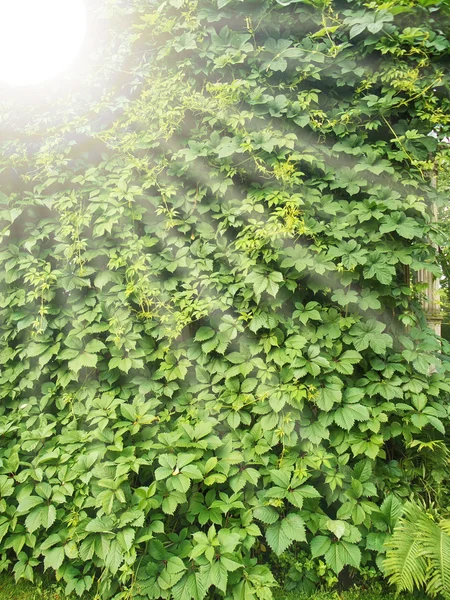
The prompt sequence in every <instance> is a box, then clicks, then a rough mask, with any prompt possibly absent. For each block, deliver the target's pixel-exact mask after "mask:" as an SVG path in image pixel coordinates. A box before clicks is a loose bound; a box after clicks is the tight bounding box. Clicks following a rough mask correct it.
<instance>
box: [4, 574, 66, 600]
mask: <svg viewBox="0 0 450 600" xmlns="http://www.w3.org/2000/svg"><path fill="white" fill-rule="evenodd" d="M64 598H66V596H65V595H64V593H63V592H62V591H61V588H60V587H59V586H57V585H55V584H54V583H52V582H51V581H49V580H46V579H42V580H40V581H39V582H37V583H34V584H33V583H31V582H29V581H24V580H21V581H19V582H18V583H16V582H15V581H14V579H13V577H11V576H10V575H0V600H63V599H64Z"/></svg>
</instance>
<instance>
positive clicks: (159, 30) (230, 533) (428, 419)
mask: <svg viewBox="0 0 450 600" xmlns="http://www.w3.org/2000/svg"><path fill="white" fill-rule="evenodd" d="M92 20H93V21H92V22H93V30H94V31H96V30H97V31H100V30H101V26H102V25H101V24H105V23H106V26H105V25H103V26H104V27H105V33H104V35H103V36H101V39H102V43H101V45H100V46H99V47H98V49H97V50H95V49H94V50H93V55H92V57H91V58H90V61H91V62H90V63H89V64H90V65H91V67H90V69H91V70H90V71H89V72H88V73H87V74H85V76H84V77H85V78H84V79H83V85H81V84H80V83H77V81H76V80H75V81H72V82H71V81H68V82H64V83H63V84H61V88H58V87H57V86H56V87H55V88H54V89H53V90H52V91H51V98H50V101H49V104H47V105H46V104H45V103H41V104H40V105H39V106H36V107H30V105H29V103H28V104H27V105H26V106H25V105H24V106H22V107H21V105H20V103H19V104H18V103H17V99H14V103H12V102H13V101H12V100H11V101H10V102H9V104H8V100H5V101H4V105H3V110H2V115H3V122H4V124H5V125H4V129H3V140H2V142H1V144H2V160H1V178H2V189H3V192H4V195H3V196H2V198H1V207H0V209H1V210H0V218H1V221H2V223H1V229H0V231H1V236H2V241H3V245H2V249H1V252H0V264H1V267H2V268H1V274H0V281H1V288H0V316H1V318H0V340H1V342H0V343H1V348H0V350H1V352H0V364H1V365H2V367H1V368H2V371H1V376H0V377H1V378H0V383H1V386H0V394H1V397H2V405H1V408H0V432H1V435H2V447H1V450H0V495H1V500H0V511H1V512H0V553H1V566H2V568H3V569H8V568H13V569H14V573H15V575H16V577H17V578H26V579H33V573H34V571H36V570H37V569H39V568H41V567H44V568H45V569H50V570H53V571H55V572H56V576H57V578H58V579H59V580H63V581H64V582H65V584H66V593H71V592H73V591H74V592H76V593H77V594H79V595H81V594H83V593H84V592H85V591H86V590H90V591H91V592H92V593H98V595H99V596H100V597H101V598H111V597H114V598H116V599H117V600H119V599H125V598H131V597H132V598H136V599H141V600H143V599H146V598H174V599H176V600H190V599H191V598H192V599H195V600H201V599H202V598H204V597H206V596H208V597H210V598H213V597H216V596H217V597H225V598H227V599H231V598H233V600H241V599H242V600H247V599H255V598H257V599H259V600H269V599H270V598H271V589H272V588H274V587H275V586H276V580H275V578H274V575H273V573H272V571H271V565H270V561H269V562H268V561H267V559H266V557H267V555H268V553H269V550H271V551H273V552H274V553H275V554H277V555H282V554H283V552H284V551H285V550H287V549H297V550H298V552H302V553H306V554H307V556H309V557H311V558H312V559H318V560H324V561H325V562H326V565H327V569H328V572H329V570H331V571H333V573H335V574H336V575H338V574H339V573H341V572H342V570H343V569H344V568H345V567H347V568H354V569H358V568H359V567H360V566H365V567H368V568H370V567H372V566H373V564H374V560H375V557H376V556H377V555H378V554H381V555H382V553H383V543H384V540H385V539H386V536H387V535H388V534H389V533H390V531H391V530H392V528H393V526H394V523H395V519H396V518H397V517H398V514H399V510H400V509H401V504H402V501H401V499H403V498H406V497H408V496H409V495H410V494H411V493H414V492H415V491H416V490H420V489H421V480H422V479H421V478H422V477H423V476H426V477H427V478H428V481H429V482H430V485H433V482H437V483H436V485H437V484H438V483H439V481H441V480H442V469H443V467H442V463H440V464H438V465H436V460H435V459H434V458H433V459H427V458H426V456H427V455H426V450H424V451H422V450H421V449H423V448H425V447H426V444H428V447H430V444H431V445H433V444H434V445H439V444H441V445H443V440H444V436H445V428H446V427H447V426H448V424H449V413H448V395H447V393H448V389H449V380H448V375H447V371H448V361H447V359H445V360H442V359H443V358H445V356H443V355H442V354H441V346H440V342H439V340H438V339H437V338H436V337H435V336H434V335H433V333H432V332H431V331H430V330H429V329H427V327H426V324H425V320H424V314H423V311H422V309H421V306H420V303H419V302H418V300H417V296H416V294H415V288H414V285H409V283H410V280H409V276H408V272H409V273H411V274H413V273H414V272H415V271H417V270H419V269H423V268H427V269H430V270H431V271H432V272H435V273H438V272H439V269H438V267H437V266H436V263H435V256H434V254H435V251H434V249H433V246H432V245H431V244H430V240H431V239H434V237H433V236H434V231H435V226H434V225H433V224H432V223H431V211H430V207H429V204H430V202H431V201H432V200H433V199H434V198H435V194H436V193H437V192H434V191H433V190H432V188H431V187H430V186H429V184H428V182H427V180H426V173H427V169H428V168H429V167H430V162H429V153H430V152H432V151H433V149H434V147H435V144H436V140H435V139H434V138H432V137H430V136H429V135H428V133H429V131H431V129H433V127H434V126H435V123H436V122H439V123H440V124H441V125H442V132H443V133H445V130H446V128H448V117H446V115H448V114H450V113H449V111H448V108H449V102H448V99H447V98H446V96H445V93H444V92H445V90H447V89H448V75H447V72H448V70H445V69H446V64H447V63H446V61H447V54H448V48H449V46H450V44H449V40H448V39H447V37H446V36H448V32H449V31H450V28H449V27H447V24H448V10H447V9H446V8H445V5H443V4H441V3H434V2H428V1H422V2H413V1H411V2H409V1H405V2H400V3H399V2H397V1H396V2H392V3H389V2H388V3H384V4H383V5H380V6H378V3H377V2H372V3H370V4H365V3H363V2H360V1H356V2H354V1H353V2H345V1H341V0H335V1H332V2H331V1H328V0H323V1H322V0H310V1H307V0H305V1H304V2H299V1H292V0H277V1H275V0H258V1H252V0H248V1H247V0H246V1H239V0H231V1H230V0H217V1H216V0H214V1H212V0H199V1H198V2H197V1H196V0H168V1H167V0H166V1H163V2H150V3H149V2H148V0H145V2H144V1H143V0H142V1H140V0H135V1H133V2H129V1H128V0H127V1H126V2H125V1H124V2H115V3H113V2H105V3H104V5H102V6H101V7H100V8H97V9H96V11H95V13H93V15H92ZM96 23H97V25H96ZM111 27H112V28H113V33H111V34H109V33H108V34H107V33H106V31H107V30H108V31H109V29H110V28H111ZM443 32H446V33H443ZM99 65H100V67H101V68H99ZM77 86H78V87H77ZM67 87H68V88H69V94H68V95H67V94H66V89H67ZM446 361H447V362H446ZM417 444H419V446H417ZM420 444H422V445H421V446H420ZM423 444H425V446H424V445H423ZM399 507H400V508H399ZM297 550H296V551H297ZM322 557H323V558H322ZM274 569H275V567H274ZM274 572H275V570H274Z"/></svg>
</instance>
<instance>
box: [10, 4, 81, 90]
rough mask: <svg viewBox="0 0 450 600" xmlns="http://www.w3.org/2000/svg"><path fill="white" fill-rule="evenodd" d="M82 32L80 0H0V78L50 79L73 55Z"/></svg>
mask: <svg viewBox="0 0 450 600" xmlns="http://www.w3.org/2000/svg"><path fill="white" fill-rule="evenodd" d="M85 33H86V7H85V4H84V1H83V0H0V81H1V82H3V83H8V84H10V85H31V84H36V83H39V82H42V81H47V80H48V79H52V78H53V77H55V76H56V75H58V74H59V73H61V72H63V71H64V70H65V69H66V68H67V67H68V66H69V65H70V63H71V62H72V61H73V60H74V59H75V58H76V56H77V54H78V53H79V51H80V48H81V45H82V43H83V40H84V36H85Z"/></svg>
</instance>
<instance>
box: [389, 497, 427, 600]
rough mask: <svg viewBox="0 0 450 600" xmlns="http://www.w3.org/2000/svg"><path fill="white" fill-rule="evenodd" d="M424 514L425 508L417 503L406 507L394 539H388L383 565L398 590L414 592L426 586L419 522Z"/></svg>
mask: <svg viewBox="0 0 450 600" xmlns="http://www.w3.org/2000/svg"><path fill="white" fill-rule="evenodd" d="M421 517H423V513H422V511H421V510H420V509H419V508H418V507H417V506H415V505H414V504H411V503H408V504H407V505H406V506H405V512H404V515H403V516H402V517H401V518H400V519H399V521H398V523H397V525H396V526H395V528H394V531H393V533H392V536H391V538H390V539H389V540H388V542H386V544H385V546H386V548H387V552H386V558H385V560H384V561H383V567H384V571H385V573H386V575H387V576H388V578H389V581H390V582H391V583H393V584H394V585H396V586H397V589H398V590H399V591H403V590H408V591H410V592H413V591H414V588H415V587H417V588H420V587H422V586H424V585H425V583H426V579H427V577H426V576H427V561H426V557H425V554H426V550H425V549H424V545H423V543H422V540H421V535H420V529H419V528H418V527H417V523H418V521H419V520H421Z"/></svg>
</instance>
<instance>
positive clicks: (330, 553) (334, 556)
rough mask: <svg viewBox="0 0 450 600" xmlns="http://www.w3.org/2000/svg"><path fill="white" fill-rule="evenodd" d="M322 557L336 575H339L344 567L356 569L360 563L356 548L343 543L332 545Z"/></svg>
mask: <svg viewBox="0 0 450 600" xmlns="http://www.w3.org/2000/svg"><path fill="white" fill-rule="evenodd" d="M324 556H325V560H326V561H327V564H328V565H329V567H330V568H331V569H332V570H333V571H334V572H335V573H336V575H339V573H340V572H341V571H342V569H343V568H344V567H345V566H346V565H350V566H352V567H355V569H357V568H358V567H359V565H360V562H361V551H360V549H359V548H358V546H357V545H356V544H350V543H349V542H343V541H340V542H334V543H332V544H331V545H330V547H329V548H328V550H327V551H326V552H325V555H324Z"/></svg>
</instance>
